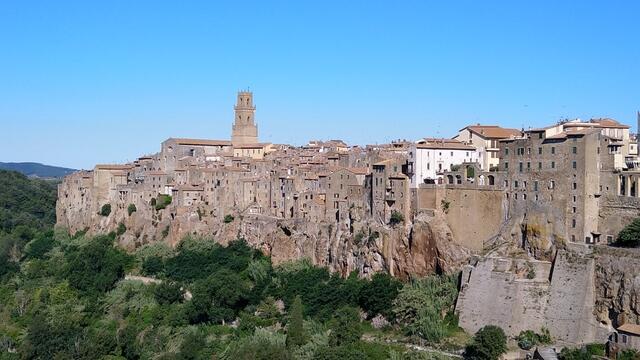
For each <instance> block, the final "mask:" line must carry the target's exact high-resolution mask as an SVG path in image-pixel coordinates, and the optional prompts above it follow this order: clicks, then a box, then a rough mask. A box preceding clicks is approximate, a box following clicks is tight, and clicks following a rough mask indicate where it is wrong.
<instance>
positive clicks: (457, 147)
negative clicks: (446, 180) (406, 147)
mask: <svg viewBox="0 0 640 360" xmlns="http://www.w3.org/2000/svg"><path fill="white" fill-rule="evenodd" d="M409 157H410V159H411V160H410V161H411V163H412V165H413V174H412V176H411V187H412V188H417V187H418V185H420V184H425V183H437V182H438V179H441V178H442V173H443V171H445V170H451V167H452V166H453V165H460V164H462V163H464V162H478V153H477V152H476V148H475V147H473V146H470V145H465V144H463V143H461V142H460V141H458V140H453V139H423V140H420V141H418V142H417V143H416V144H414V145H413V146H412V148H411V150H410V152H409Z"/></svg>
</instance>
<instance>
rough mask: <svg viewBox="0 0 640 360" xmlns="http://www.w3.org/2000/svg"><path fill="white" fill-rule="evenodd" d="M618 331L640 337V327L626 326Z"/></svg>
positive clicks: (634, 325)
mask: <svg viewBox="0 0 640 360" xmlns="http://www.w3.org/2000/svg"><path fill="white" fill-rule="evenodd" d="M618 331H622V332H625V333H629V334H633V335H638V336H640V325H636V324H624V325H622V326H620V327H618Z"/></svg>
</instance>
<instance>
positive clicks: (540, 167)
mask: <svg viewBox="0 0 640 360" xmlns="http://www.w3.org/2000/svg"><path fill="white" fill-rule="evenodd" d="M538 170H542V162H538Z"/></svg>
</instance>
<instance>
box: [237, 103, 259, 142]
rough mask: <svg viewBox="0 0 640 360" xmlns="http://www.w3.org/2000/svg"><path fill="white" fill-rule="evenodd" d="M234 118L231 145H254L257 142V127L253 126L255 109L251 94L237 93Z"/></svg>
mask: <svg viewBox="0 0 640 360" xmlns="http://www.w3.org/2000/svg"><path fill="white" fill-rule="evenodd" d="M234 110H235V112H236V114H235V115H236V117H235V120H234V122H233V131H232V133H231V143H232V144H233V145H242V144H256V143H257V142H258V126H257V125H256V124H255V119H254V116H255V113H256V107H255V106H253V93H251V92H250V91H240V92H238V101H237V103H236V106H234Z"/></svg>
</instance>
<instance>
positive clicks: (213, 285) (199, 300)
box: [188, 269, 250, 324]
mask: <svg viewBox="0 0 640 360" xmlns="http://www.w3.org/2000/svg"><path fill="white" fill-rule="evenodd" d="M249 291H250V284H249V283H248V282H247V281H246V280H244V279H243V278H242V277H241V276H240V275H239V274H237V273H235V272H233V271H231V270H229V269H222V270H220V271H218V272H216V273H215V274H213V275H211V276H209V277H208V278H206V279H204V280H199V281H197V282H196V283H195V285H194V288H193V292H192V293H193V299H192V300H191V301H190V302H189V309H188V311H189V318H190V321H191V322H192V323H193V324H198V323H202V322H207V321H212V322H218V323H219V322H222V321H231V320H233V319H235V316H236V315H237V314H238V312H239V311H240V310H241V309H242V308H244V306H245V305H246V298H247V296H248V294H249Z"/></svg>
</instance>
